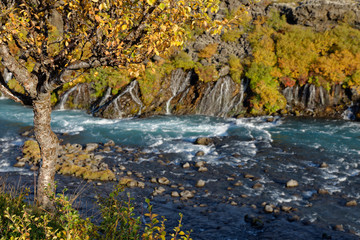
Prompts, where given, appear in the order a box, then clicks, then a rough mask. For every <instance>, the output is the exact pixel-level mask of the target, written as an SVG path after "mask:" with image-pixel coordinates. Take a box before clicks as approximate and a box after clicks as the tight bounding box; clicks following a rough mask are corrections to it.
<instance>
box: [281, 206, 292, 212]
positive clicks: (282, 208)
mask: <svg viewBox="0 0 360 240" xmlns="http://www.w3.org/2000/svg"><path fill="white" fill-rule="evenodd" d="M291 209H292V207H290V206H281V210H282V211H284V212H290V211H291Z"/></svg>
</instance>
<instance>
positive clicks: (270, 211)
mask: <svg viewBox="0 0 360 240" xmlns="http://www.w3.org/2000/svg"><path fill="white" fill-rule="evenodd" d="M264 211H265V212H266V213H272V212H273V211H274V208H273V207H272V206H271V205H265V207H264Z"/></svg>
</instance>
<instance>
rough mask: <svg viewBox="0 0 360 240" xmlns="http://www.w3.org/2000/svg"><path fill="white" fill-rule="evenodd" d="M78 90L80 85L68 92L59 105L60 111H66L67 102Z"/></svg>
mask: <svg viewBox="0 0 360 240" xmlns="http://www.w3.org/2000/svg"><path fill="white" fill-rule="evenodd" d="M77 89H78V85H76V86H75V87H73V88H71V89H70V90H69V91H67V92H66V93H65V94H64V95H63V96H62V97H61V100H60V103H59V104H58V106H59V107H58V109H59V110H64V109H65V104H66V101H67V100H68V98H69V95H70V94H71V93H72V92H74V91H75V90H77Z"/></svg>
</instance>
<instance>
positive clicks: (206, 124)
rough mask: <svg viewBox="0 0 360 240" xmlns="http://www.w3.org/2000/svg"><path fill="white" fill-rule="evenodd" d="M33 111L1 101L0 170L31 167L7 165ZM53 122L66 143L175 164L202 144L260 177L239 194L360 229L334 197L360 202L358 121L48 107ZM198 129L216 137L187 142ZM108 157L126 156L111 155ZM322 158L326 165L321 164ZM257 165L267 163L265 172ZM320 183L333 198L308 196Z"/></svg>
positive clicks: (208, 152)
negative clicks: (293, 184) (294, 186)
mask: <svg viewBox="0 0 360 240" xmlns="http://www.w3.org/2000/svg"><path fill="white" fill-rule="evenodd" d="M32 116H33V114H32V110H31V109H30V108H24V107H23V106H21V105H19V104H16V103H13V102H12V101H10V100H6V99H1V100H0V122H1V124H0V132H1V134H0V144H1V147H0V172H9V171H18V172H20V173H21V174H27V173H29V172H28V171H27V170H24V169H18V168H13V167H12V165H13V164H14V163H15V162H16V160H15V157H16V156H14V154H13V153H14V152H13V151H20V146H21V144H22V143H23V141H24V139H23V138H21V137H20V135H19V133H21V132H22V131H24V130H25V129H28V128H29V127H31V126H32ZM52 128H53V130H54V131H55V132H56V133H59V134H60V136H61V138H63V139H64V141H65V142H71V143H81V144H86V143H89V142H103V143H104V142H107V141H109V140H113V141H115V142H116V143H117V144H118V145H121V146H122V147H123V148H129V149H141V151H142V152H147V153H171V154H175V156H176V157H174V158H173V163H174V164H181V163H183V162H186V161H189V160H194V159H195V157H194V155H195V154H196V152H198V151H200V150H201V151H204V152H205V156H204V157H200V158H196V159H197V160H204V161H207V162H208V163H209V164H213V165H219V164H228V165H236V166H237V165H241V166H242V169H248V170H249V171H250V172H251V171H253V172H255V173H257V175H259V176H260V177H261V179H260V182H261V183H262V184H263V185H265V187H264V188H263V189H262V190H259V191H254V190H253V189H251V188H248V189H246V192H244V194H247V195H249V196H262V197H264V198H266V199H267V200H268V201H269V202H273V203H274V204H283V203H292V204H295V205H298V206H300V207H301V206H306V205H307V204H309V203H311V204H312V208H309V209H308V210H306V208H305V210H304V218H306V219H308V220H310V221H316V220H319V219H323V220H324V219H325V220H324V221H329V222H331V221H332V220H333V221H336V220H337V219H339V218H340V217H341V218H343V219H344V218H345V220H344V225H345V226H347V227H348V228H349V229H352V230H354V231H355V232H357V233H358V234H360V220H359V217H358V216H360V210H359V209H358V208H352V209H351V208H346V207H344V206H343V205H344V204H343V203H341V204H339V203H335V204H334V201H335V202H336V201H337V202H341V201H347V200H357V201H358V202H359V201H360V192H359V190H358V189H360V175H359V173H360V165H359V163H360V161H359V159H360V123H358V122H350V121H346V120H326V119H306V118H275V120H274V121H273V122H267V119H266V118H244V119H223V118H214V117H207V116H154V117H150V118H145V119H141V118H136V119H121V120H120V119H119V120H108V119H100V118H93V117H92V116H90V115H88V114H86V113H85V112H82V111H67V110H63V111H54V112H53V114H52ZM63 133H66V135H61V134H63ZM203 136H206V137H214V138H215V142H216V144H214V145H212V146H200V145H195V144H193V142H194V141H195V139H196V138H197V137H203ZM17 155H19V154H17ZM114 160H115V161H119V162H121V161H124V160H123V159H120V158H119V159H117V158H116V157H114ZM140 160H141V161H152V160H153V158H149V159H140ZM323 162H325V163H326V164H327V165H328V167H327V168H320V167H319V166H320V165H321V163H323ZM263 169H267V170H268V171H267V173H266V174H265V173H264V171H263ZM29 174H31V173H29ZM214 177H216V176H214ZM284 179H296V180H298V181H299V182H300V183H301V185H302V186H303V187H302V188H301V190H299V192H298V193H297V194H293V193H289V191H287V190H286V189H284V187H283V184H278V183H279V182H281V181H284ZM320 188H322V189H326V190H328V191H329V193H330V195H331V196H332V197H333V198H334V199H337V200H331V199H328V200H326V201H325V202H324V201H318V202H316V201H315V202H314V201H311V200H310V199H311V197H312V196H313V195H314V194H315V193H316V191H317V190H318V189H320ZM340 200H341V201H340ZM329 212H330V213H329Z"/></svg>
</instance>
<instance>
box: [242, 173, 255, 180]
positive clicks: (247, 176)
mask: <svg viewBox="0 0 360 240" xmlns="http://www.w3.org/2000/svg"><path fill="white" fill-rule="evenodd" d="M244 178H248V179H253V178H255V176H254V175H251V174H245V175H244Z"/></svg>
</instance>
